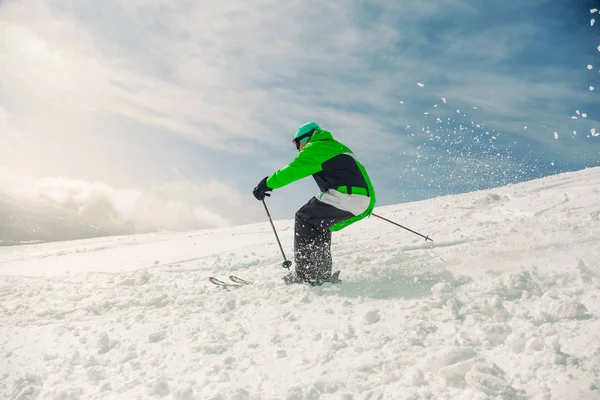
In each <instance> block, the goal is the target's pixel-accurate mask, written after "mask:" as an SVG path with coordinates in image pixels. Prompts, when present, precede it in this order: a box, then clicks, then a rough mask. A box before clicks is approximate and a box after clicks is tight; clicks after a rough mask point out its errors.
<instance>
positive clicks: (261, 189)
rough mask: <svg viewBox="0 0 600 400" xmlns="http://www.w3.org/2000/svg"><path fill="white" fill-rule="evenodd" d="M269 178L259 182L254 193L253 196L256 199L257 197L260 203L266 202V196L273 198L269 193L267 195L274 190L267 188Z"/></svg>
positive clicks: (266, 177)
mask: <svg viewBox="0 0 600 400" xmlns="http://www.w3.org/2000/svg"><path fill="white" fill-rule="evenodd" d="M268 178H269V177H268V176H265V177H264V178H263V180H262V181H260V182H258V185H256V187H255V188H254V191H253V192H252V194H254V197H256V200H258V201H262V200H264V199H265V196H271V195H270V194H269V193H267V192H270V191H272V190H273V189H270V188H269V187H268V186H267V179H268Z"/></svg>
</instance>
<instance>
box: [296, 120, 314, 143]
mask: <svg viewBox="0 0 600 400" xmlns="http://www.w3.org/2000/svg"><path fill="white" fill-rule="evenodd" d="M319 130H321V127H320V126H319V124H317V123H316V122H307V123H306V124H304V125H302V126H301V127H300V128H298V130H297V131H296V136H295V137H294V142H296V143H301V142H308V141H309V140H310V137H311V136H312V133H313V132H314V131H319Z"/></svg>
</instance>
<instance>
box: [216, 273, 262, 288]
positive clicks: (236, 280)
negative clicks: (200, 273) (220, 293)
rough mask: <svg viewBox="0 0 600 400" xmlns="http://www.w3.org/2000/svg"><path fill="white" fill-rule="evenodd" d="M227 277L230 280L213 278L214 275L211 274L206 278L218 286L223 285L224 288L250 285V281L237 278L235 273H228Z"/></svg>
mask: <svg viewBox="0 0 600 400" xmlns="http://www.w3.org/2000/svg"><path fill="white" fill-rule="evenodd" d="M229 279H230V280H231V283H230V282H224V281H222V280H220V279H217V278H215V277H214V276H211V277H209V278H208V280H209V281H210V283H212V284H214V285H217V286H220V287H224V288H239V287H242V286H246V285H251V284H252V282H250V281H247V280H245V279H242V278H238V277H237V276H235V275H229Z"/></svg>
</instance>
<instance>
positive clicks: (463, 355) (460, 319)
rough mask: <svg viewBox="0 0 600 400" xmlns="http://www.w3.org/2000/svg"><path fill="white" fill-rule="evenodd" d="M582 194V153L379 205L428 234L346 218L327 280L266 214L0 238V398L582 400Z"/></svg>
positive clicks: (587, 308) (596, 367)
mask: <svg viewBox="0 0 600 400" xmlns="http://www.w3.org/2000/svg"><path fill="white" fill-rule="evenodd" d="M599 199H600V168H594V169H587V170H584V171H579V172H575V173H567V174H562V175H557V176H553V177H548V178H544V179H541V180H536V181H532V182H526V183H522V184H519V185H512V186H508V187H504V188H497V189H492V190H487V191H480V192H473V193H468V194H462V195H457V196H448V197H442V198H436V199H432V200H427V201H422V202H415V203H409V204H402V205H396V206H390V207H380V208H378V209H377V210H376V211H377V212H378V213H379V214H380V215H382V216H385V217H388V218H391V219H393V220H397V221H398V222H400V223H402V224H404V225H406V226H409V227H411V228H413V229H416V230H418V231H423V233H426V234H430V235H431V237H432V238H433V239H434V240H435V242H434V243H431V242H428V243H425V242H424V241H422V239H420V238H418V237H416V236H413V235H412V234H410V233H408V232H406V231H403V230H401V229H399V228H397V227H394V226H392V225H390V224H387V223H384V222H382V221H379V220H377V219H375V218H371V219H369V220H366V221H363V222H361V223H359V224H356V225H353V226H351V227H349V228H347V229H346V230H344V231H342V232H339V233H336V234H334V245H333V253H334V264H335V266H336V267H337V268H339V269H341V270H342V275H341V277H342V279H343V280H344V283H343V284H342V285H335V286H334V285H324V286H322V287H308V286H298V285H296V286H285V285H284V284H283V283H282V282H281V280H280V277H281V276H283V275H284V274H285V270H283V268H281V267H280V262H281V260H280V253H279V249H278V247H277V244H276V242H275V240H274V237H273V235H272V231H271V228H270V225H268V223H260V224H254V225H249V226H243V227H235V228H231V229H221V230H209V231H199V232H192V233H185V234H182V233H172V234H170V233H163V234H153V235H140V236H130V237H120V238H99V239H92V240H81V241H73V242H64V243H47V244H36V245H27V246H16V247H7V248H0V274H2V275H0V316H1V319H0V321H1V322H0V357H1V360H2V361H1V363H0V397H1V398H5V399H21V400H25V399H57V400H68V399H80V398H82V399H83V398H85V399H143V398H169V399H178V400H184V399H289V400H293V399H590V400H591V399H599V398H600V322H599V320H598V316H599V314H600V301H599V295H600V261H599V260H600V246H598V243H600V202H599ZM272 201H276V199H273V200H272ZM276 226H277V228H278V229H279V232H280V235H281V238H282V241H283V243H284V246H285V251H286V253H287V254H288V256H290V255H291V254H292V248H291V246H292V235H293V225H292V221H291V220H282V221H276ZM230 274H234V275H237V276H240V277H242V278H245V279H250V280H254V281H255V284H254V285H251V286H245V287H241V288H239V289H231V290H225V289H222V288H217V287H215V286H214V285H212V284H210V283H209V282H208V281H207V278H208V277H209V276H216V277H218V278H220V279H226V278H227V276H228V275H230Z"/></svg>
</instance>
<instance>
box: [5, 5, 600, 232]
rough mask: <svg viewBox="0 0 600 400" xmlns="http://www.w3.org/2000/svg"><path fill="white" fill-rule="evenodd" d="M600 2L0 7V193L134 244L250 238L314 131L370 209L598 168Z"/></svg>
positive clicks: (288, 202) (302, 188)
mask: <svg viewBox="0 0 600 400" xmlns="http://www.w3.org/2000/svg"><path fill="white" fill-rule="evenodd" d="M598 3H599V2H597V1H590V0H581V1H575V2H567V1H558V0H528V1H515V2H510V3H507V2H501V1H497V0H490V1H486V2H481V1H476V0H433V1H428V2H423V1H419V0H402V1H396V2H386V1H379V0H373V1H368V2H366V1H350V0H336V1H330V2H320V1H313V0H304V1H288V2H285V3H281V2H278V1H264V0H263V1H258V0H244V1H237V0H231V1H227V2H195V1H177V2H172V1H162V0H152V1H150V0H132V1H128V2H119V1H116V0H107V1H103V2H101V3H98V2H81V1H68V0H53V1H49V0H31V1H28V2H20V1H15V0H0V190H1V191H4V192H6V193H8V194H9V195H11V196H14V197H15V198H17V199H23V201H34V200H35V201H38V200H43V201H45V202H48V203H51V204H53V205H55V206H56V205H58V206H60V207H65V208H69V209H73V210H75V211H77V212H81V210H87V211H89V209H90V208H92V209H94V210H97V212H96V213H95V215H97V218H98V219H102V218H103V217H104V216H107V215H110V217H111V218H113V219H115V218H116V219H117V220H123V221H128V222H131V221H137V222H138V224H136V226H140V227H143V228H140V229H141V230H144V229H145V230H155V229H192V228H194V229H196V228H208V227H219V226H228V225H238V224H245V223H251V222H256V221H261V220H264V219H265V215H264V209H262V205H261V204H260V203H259V202H257V201H256V200H255V199H254V197H253V196H252V194H251V192H252V188H253V187H254V186H255V185H256V184H257V183H258V182H259V181H260V180H261V179H262V178H263V177H264V176H267V175H270V174H271V173H273V172H274V171H276V170H277V169H278V168H281V167H283V166H284V165H286V164H287V163H288V162H289V161H291V160H292V159H293V157H295V155H296V150H295V148H294V147H293V145H292V143H291V139H292V137H293V135H294V133H295V130H296V129H297V127H298V126H300V125H301V124H303V123H304V122H307V121H317V122H319V123H320V124H321V126H322V127H323V128H324V129H326V130H329V131H330V132H332V134H333V135H334V136H335V137H336V138H337V139H338V140H340V141H342V142H343V143H345V144H346V145H348V146H349V147H350V148H351V149H352V150H353V151H354V152H355V153H356V154H357V156H358V158H359V159H360V160H361V161H362V162H363V163H364V164H365V165H366V167H367V170H368V171H369V174H370V176H371V178H372V181H373V183H374V185H375V188H376V190H377V193H378V205H380V206H381V205H388V204H396V203H402V202H408V201H416V200H422V199H426V198H432V197H436V196H441V195H446V194H453V193H461V192H468V191H473V190H478V189H484V188H488V187H495V186H501V185H506V184H509V183H514V182H519V181H523V180H529V179H533V178H537V177H542V176H546V175H551V174H555V173H560V172H564V171H571V170H579V169H582V168H585V167H591V166H598V165H600V123H599V119H600V115H599V112H600V99H599V97H598V92H599V91H600V73H599V72H600V27H599V25H600V14H599V13H598V12H597V11H594V9H600V4H598ZM596 21H598V22H596ZM317 191H318V189H317V187H316V185H315V184H314V182H311V181H310V179H307V180H304V181H301V182H298V183H295V184H293V185H290V186H288V187H286V188H283V189H280V190H278V191H276V192H275V193H274V194H273V196H272V197H271V198H270V199H269V200H268V202H269V205H270V206H271V207H272V209H273V214H274V218H291V217H292V216H293V213H294V212H295V210H296V209H297V208H299V207H300V206H301V205H302V204H303V203H305V202H306V201H307V200H308V199H309V198H310V197H311V196H312V195H314V194H316V193H317Z"/></svg>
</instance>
